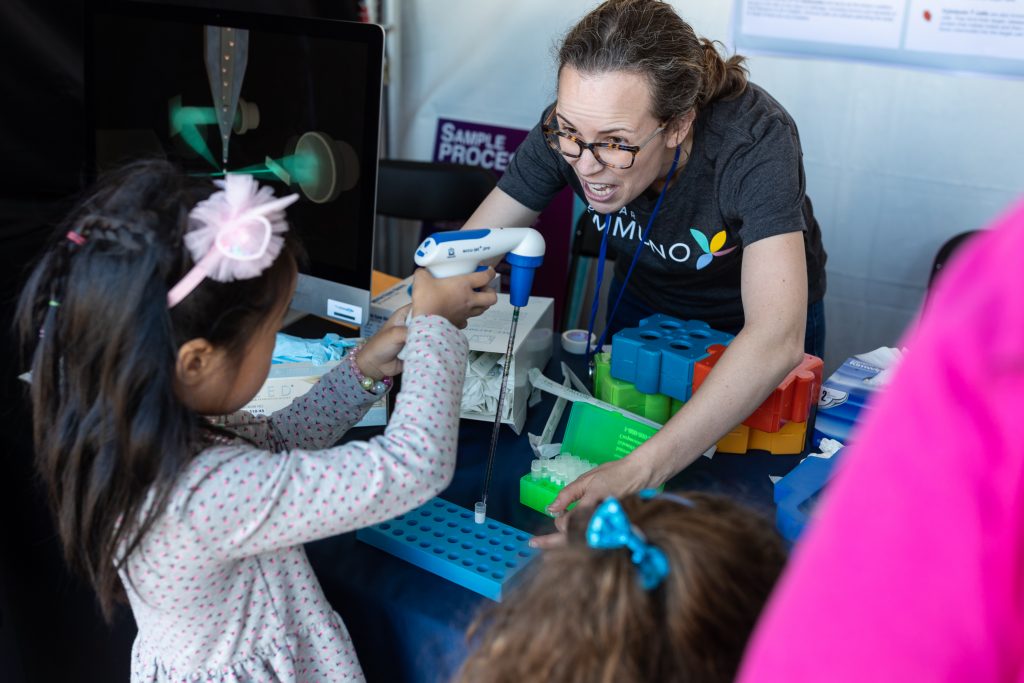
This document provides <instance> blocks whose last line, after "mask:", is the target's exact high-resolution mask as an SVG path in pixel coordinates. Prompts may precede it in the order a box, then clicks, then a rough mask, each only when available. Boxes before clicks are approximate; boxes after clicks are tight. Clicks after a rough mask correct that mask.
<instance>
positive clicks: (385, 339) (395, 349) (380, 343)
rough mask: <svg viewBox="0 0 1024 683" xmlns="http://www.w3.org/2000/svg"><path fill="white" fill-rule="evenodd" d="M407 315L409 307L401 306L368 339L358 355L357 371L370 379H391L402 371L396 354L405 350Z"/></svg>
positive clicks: (400, 362)
mask: <svg viewBox="0 0 1024 683" xmlns="http://www.w3.org/2000/svg"><path fill="white" fill-rule="evenodd" d="M408 314H409V306H402V307H401V308H399V309H398V310H397V311H395V312H394V313H392V314H391V317H390V318H388V321H387V322H386V323H384V327H382V328H380V329H379V330H377V334H375V335H373V336H372V337H370V340H369V341H368V342H366V344H365V345H364V346H363V348H362V349H360V351H359V354H358V355H357V356H356V365H358V366H359V371H360V372H362V373H363V375H365V376H366V377H369V378H371V379H375V380H377V379H381V378H382V377H392V376H394V375H397V374H398V373H400V372H401V371H402V361H400V360H398V353H399V352H400V351H401V350H402V349H403V348H405V334H406V327H405V317H406V316H407V315H408Z"/></svg>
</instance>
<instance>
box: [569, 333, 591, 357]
mask: <svg viewBox="0 0 1024 683" xmlns="http://www.w3.org/2000/svg"><path fill="white" fill-rule="evenodd" d="M590 343H591V344H596V343H597V335H596V334H591V335H590ZM562 348H563V349H564V350H565V351H566V352H567V353H574V354H576V355H582V354H584V353H586V352H587V331H586V330H566V331H565V332H563V333H562Z"/></svg>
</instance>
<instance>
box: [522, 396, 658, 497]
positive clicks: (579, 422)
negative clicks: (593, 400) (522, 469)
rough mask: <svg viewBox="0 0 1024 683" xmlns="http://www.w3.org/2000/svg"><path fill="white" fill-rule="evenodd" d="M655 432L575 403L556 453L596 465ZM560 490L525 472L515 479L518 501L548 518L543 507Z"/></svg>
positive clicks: (628, 450) (621, 454) (631, 448)
mask: <svg viewBox="0 0 1024 683" xmlns="http://www.w3.org/2000/svg"><path fill="white" fill-rule="evenodd" d="M655 431H657V430H656V429H655V428H654V427H651V426H648V425H645V424H641V423H639V422H636V421H635V420H631V419H629V418H628V417H626V416H624V415H621V414H619V413H617V412H614V411H612V410H606V409H604V408H599V407H598V406H595V405H591V404H590V403H582V402H579V401H577V402H575V403H573V404H572V408H571V410H570V411H569V422H568V424H567V425H566V427H565V436H564V437H563V439H562V447H561V448H560V449H559V450H560V452H561V453H571V454H572V455H576V456H579V457H580V458H582V459H584V460H588V461H590V462H592V463H594V464H597V465H600V464H603V463H606V462H611V461H613V460H620V459H622V458H624V457H626V456H627V455H629V454H630V453H632V452H633V451H634V450H635V449H636V448H637V446H639V445H640V444H642V443H643V442H645V441H647V439H649V438H650V437H651V436H652V435H653V434H654V432H655ZM563 488H565V486H564V485H559V484H555V483H554V482H552V481H551V480H549V479H534V478H533V475H532V474H531V473H529V472H528V473H527V474H526V475H524V476H523V477H522V478H521V479H520V480H519V502H520V503H522V504H523V505H525V506H527V507H529V508H533V509H534V510H536V511H537V512H540V513H542V514H545V515H548V516H549V517H550V516H551V515H550V513H548V511H547V507H548V505H550V504H551V503H552V502H553V501H554V500H555V498H556V497H557V496H558V494H559V492H561V490H562V489H563ZM570 507H571V506H570Z"/></svg>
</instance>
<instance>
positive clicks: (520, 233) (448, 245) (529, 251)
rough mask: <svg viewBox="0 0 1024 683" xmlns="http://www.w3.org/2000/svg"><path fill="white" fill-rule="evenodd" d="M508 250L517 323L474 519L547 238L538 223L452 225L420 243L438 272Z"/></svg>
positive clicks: (483, 513)
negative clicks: (476, 227)
mask: <svg viewBox="0 0 1024 683" xmlns="http://www.w3.org/2000/svg"><path fill="white" fill-rule="evenodd" d="M505 254H508V256H506V259H505V260H507V261H508V262H509V265H511V266H512V277H511V280H510V282H509V289H508V291H509V300H510V301H511V303H512V307H513V308H512V325H511V328H510V329H509V334H508V348H507V349H506V350H505V365H504V367H503V368H502V371H501V385H500V386H499V388H498V406H497V408H496V409H495V412H494V428H493V430H492V431H491V447H490V450H489V452H488V453H487V473H486V474H485V475H484V485H483V491H482V493H481V496H480V501H479V502H478V503H477V504H476V505H475V507H474V512H475V513H476V514H475V520H476V522H477V523H478V524H482V523H483V522H484V520H485V519H486V518H487V491H488V489H489V488H490V484H491V472H492V470H493V468H494V453H495V451H496V449H497V446H498V430H499V429H500V428H501V416H502V408H503V405H504V401H505V385H506V384H507V383H508V372H509V368H510V367H511V366H512V350H513V346H514V344H515V339H516V327H517V326H518V324H519V309H520V307H522V306H525V305H526V304H527V302H528V301H529V300H530V289H531V288H532V287H533V274H534V271H535V270H537V268H538V267H539V266H540V264H541V262H542V261H543V260H544V238H543V237H542V236H541V234H540V233H539V232H537V231H536V230H534V229H533V228H486V229H481V230H452V231H448V232H435V233H434V234H433V235H431V236H430V237H428V238H427V239H425V240H423V243H422V244H420V246H419V247H418V248H417V249H416V265H418V266H420V267H423V268H426V269H427V270H429V271H430V274H431V275H433V276H434V277H451V276H452V275H466V274H468V273H472V272H473V271H475V270H477V268H478V267H479V266H480V263H481V261H485V260H488V259H497V258H500V257H502V256H504V255H505Z"/></svg>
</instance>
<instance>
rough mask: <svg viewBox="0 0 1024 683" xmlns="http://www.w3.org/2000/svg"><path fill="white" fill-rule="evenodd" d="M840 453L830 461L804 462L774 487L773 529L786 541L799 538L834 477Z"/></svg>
mask: <svg viewBox="0 0 1024 683" xmlns="http://www.w3.org/2000/svg"><path fill="white" fill-rule="evenodd" d="M842 453H843V450H842V449H841V450H839V451H837V452H836V453H834V454H833V455H832V457H831V458H805V459H804V460H803V461H802V462H801V463H800V464H799V465H797V466H796V467H794V468H793V469H792V470H791V471H790V473H789V474H787V475H786V476H784V477H783V478H782V479H780V480H779V481H777V482H776V483H775V506H776V507H775V526H776V527H777V528H778V530H779V533H780V534H781V535H782V537H783V538H785V539H786V540H787V541H790V542H795V541H796V540H797V539H798V538H800V534H802V533H803V531H804V527H805V526H807V523H808V522H809V521H810V514H811V512H812V510H813V507H814V504H815V502H816V501H817V497H818V494H819V493H820V492H821V490H822V489H824V488H825V485H826V484H827V483H828V482H829V481H831V480H832V477H833V476H835V473H836V464H837V463H838V461H839V457H840V456H841V455H842Z"/></svg>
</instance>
